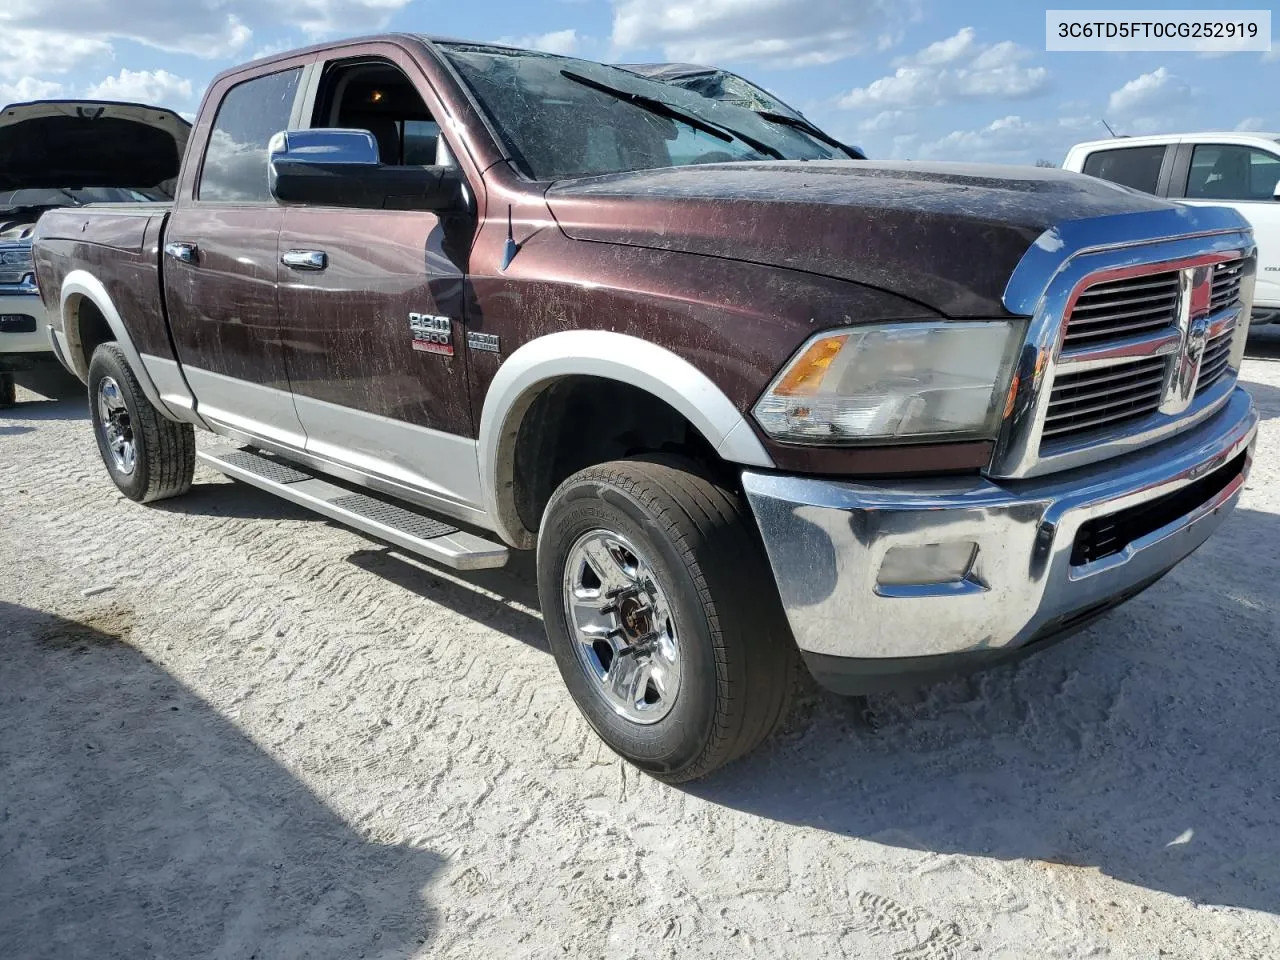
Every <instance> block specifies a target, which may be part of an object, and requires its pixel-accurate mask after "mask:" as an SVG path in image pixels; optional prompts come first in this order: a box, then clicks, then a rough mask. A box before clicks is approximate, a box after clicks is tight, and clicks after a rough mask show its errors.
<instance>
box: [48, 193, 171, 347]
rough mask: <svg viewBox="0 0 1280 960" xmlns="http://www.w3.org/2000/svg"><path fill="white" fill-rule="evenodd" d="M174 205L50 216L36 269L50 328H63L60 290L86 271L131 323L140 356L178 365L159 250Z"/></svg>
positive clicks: (91, 208) (96, 207) (93, 208)
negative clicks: (166, 310)
mask: <svg viewBox="0 0 1280 960" xmlns="http://www.w3.org/2000/svg"><path fill="white" fill-rule="evenodd" d="M172 208H173V205H172V204H171V203H160V202H156V203H95V204H87V205H85V206H83V207H64V208H61V209H58V210H50V211H49V212H48V213H46V214H45V215H44V216H43V217H41V218H40V222H39V223H38V224H37V225H36V231H35V267H36V277H37V278H38V279H39V282H40V293H41V297H42V298H43V300H44V303H45V306H46V307H47V308H48V310H49V322H50V323H52V324H53V325H54V329H55V330H61V328H62V309H61V305H62V286H63V282H64V281H65V280H66V278H67V276H68V275H69V274H71V273H72V272H74V271H76V270H87V271H88V272H89V273H90V274H92V276H93V277H95V278H96V279H97V280H99V281H100V282H101V283H102V285H103V286H104V287H105V288H106V290H107V293H108V295H109V296H110V297H111V300H112V302H113V303H114V304H115V305H116V307H117V309H118V310H119V311H120V315H121V316H122V317H125V318H127V321H128V324H129V330H130V333H131V334H132V335H133V338H134V343H135V345H136V347H137V348H138V351H139V352H140V353H144V354H150V355H152V356H156V357H161V358H164V359H166V360H176V359H177V357H176V356H174V353H173V346H172V344H171V342H170V339H169V332H168V328H167V325H166V323H165V315H164V299H163V294H162V291H161V276H160V273H161V271H160V249H161V245H162V243H163V239H162V238H163V235H164V225H165V222H166V220H167V219H168V217H169V213H170V211H171V210H172Z"/></svg>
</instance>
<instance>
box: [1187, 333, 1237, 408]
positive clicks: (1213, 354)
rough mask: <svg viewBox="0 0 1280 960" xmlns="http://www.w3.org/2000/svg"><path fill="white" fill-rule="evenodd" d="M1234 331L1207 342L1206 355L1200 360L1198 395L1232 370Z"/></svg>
mask: <svg viewBox="0 0 1280 960" xmlns="http://www.w3.org/2000/svg"><path fill="white" fill-rule="evenodd" d="M1234 332H1235V331H1234V330H1229V331H1227V332H1226V333H1224V334H1221V335H1220V336H1218V337H1216V338H1215V339H1213V340H1210V341H1209V342H1208V343H1207V344H1205V348H1204V357H1203V358H1202V359H1201V361H1200V380H1199V382H1198V383H1197V384H1196V396H1197V397H1198V396H1200V394H1202V393H1204V392H1205V391H1206V390H1208V389H1209V388H1210V387H1212V386H1213V385H1214V384H1216V383H1217V382H1218V381H1219V380H1221V379H1222V378H1223V377H1224V376H1225V375H1226V374H1228V373H1230V372H1231V366H1230V363H1231V344H1232V340H1233V337H1232V334H1233V333H1234Z"/></svg>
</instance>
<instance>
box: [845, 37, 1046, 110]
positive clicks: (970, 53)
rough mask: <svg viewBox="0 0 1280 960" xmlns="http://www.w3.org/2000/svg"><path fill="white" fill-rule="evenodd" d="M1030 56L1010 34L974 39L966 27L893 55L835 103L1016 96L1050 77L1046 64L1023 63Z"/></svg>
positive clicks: (899, 104)
mask: <svg viewBox="0 0 1280 960" xmlns="http://www.w3.org/2000/svg"><path fill="white" fill-rule="evenodd" d="M1030 56H1031V52H1030V51H1029V50H1027V49H1026V48H1025V47H1020V46H1019V45H1018V44H1016V43H1013V42H1012V41H1009V40H1004V41H1001V42H1000V43H994V44H982V43H979V42H978V39H977V32H976V31H975V30H974V29H973V28H972V27H964V28H962V29H961V30H959V31H958V32H957V33H955V34H954V35H952V36H950V37H947V38H946V39H944V40H939V41H937V42H935V43H931V44H929V46H927V47H925V48H924V49H923V50H920V51H918V52H917V53H914V54H912V55H910V56H906V57H899V58H898V59H897V60H895V61H894V63H895V65H896V67H897V69H896V70H895V71H894V72H893V74H891V75H890V76H887V77H881V78H880V79H879V80H875V81H873V82H872V83H869V84H868V85H867V86H865V87H857V88H855V89H853V90H850V91H849V92H848V93H846V94H845V95H844V96H842V97H841V98H840V100H839V105H840V106H842V107H845V108H847V109H851V110H866V109H877V108H878V109H881V110H884V109H892V108H897V109H905V110H912V109H918V108H921V107H936V106H941V105H943V104H945V103H950V102H952V101H955V100H977V99H983V98H995V99H1020V98H1023V97H1031V96H1035V95H1036V94H1038V93H1039V92H1040V91H1042V90H1043V89H1044V88H1045V87H1046V86H1047V85H1048V82H1049V71H1048V70H1046V69H1045V68H1044V67H1026V66H1022V65H1021V63H1020V62H1021V61H1023V60H1026V59H1027V58H1029V57H1030Z"/></svg>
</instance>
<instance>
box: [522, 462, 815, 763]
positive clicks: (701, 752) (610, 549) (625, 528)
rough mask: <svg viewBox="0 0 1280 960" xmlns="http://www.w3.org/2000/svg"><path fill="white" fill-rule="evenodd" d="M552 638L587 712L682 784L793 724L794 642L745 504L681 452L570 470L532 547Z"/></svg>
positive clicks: (635, 755) (612, 741) (608, 738)
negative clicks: (673, 457)
mask: <svg viewBox="0 0 1280 960" xmlns="http://www.w3.org/2000/svg"><path fill="white" fill-rule="evenodd" d="M538 591H539V596H540V600H541V604H542V610H543V616H544V618H545V622H546V627H547V637H548V641H549V642H550V645H551V649H552V651H553V653H554V654H555V657H556V663H557V664H558V666H559V668H560V673H561V675H562V676H563V677H564V681H565V684H566V685H567V686H568V688H569V692H570V693H571V694H572V696H573V698H574V700H575V701H576V703H577V704H578V707H579V708H580V709H581V710H582V712H583V714H584V715H585V716H586V718H587V720H588V722H589V723H590V724H591V726H592V727H593V728H594V729H595V730H596V732H597V733H598V734H599V735H600V737H601V738H602V739H603V740H604V741H605V743H607V744H608V745H609V746H610V747H611V748H612V749H613V750H615V751H616V752H617V753H619V754H621V755H622V756H623V757H625V758H626V759H627V760H629V761H631V762H632V763H634V764H635V765H636V766H638V767H640V768H642V769H644V770H646V771H648V772H649V773H651V774H653V775H654V776H657V777H659V778H661V779H663V780H667V781H670V782H680V781H685V780H691V779H694V778H696V777H700V776H703V775H705V774H707V773H710V772H711V771H712V770H715V769H716V768H718V767H720V766H722V765H724V764H725V763H728V762H729V761H731V760H733V759H735V758H737V757H739V756H741V755H742V754H744V753H746V752H748V751H749V750H751V749H752V748H754V747H755V746H756V745H757V744H759V743H760V742H761V741H762V740H764V739H765V738H766V737H767V736H768V735H769V734H770V733H771V732H772V731H773V730H774V729H775V728H776V727H777V726H778V724H779V723H780V722H781V721H782V719H783V718H784V717H785V715H786V712H787V708H788V706H789V703H790V698H791V693H792V689H793V685H794V681H795V678H796V657H795V647H794V643H793V642H792V640H791V637H790V634H789V632H788V630H787V626H786V623H785V619H784V618H783V615H782V610H781V605H780V603H779V601H778V597H777V588H776V587H775V586H774V583H773V579H772V576H771V574H770V572H769V569H768V565H767V563H766V561H765V558H764V555H763V551H762V549H761V547H760V545H759V543H758V541H757V539H756V537H755V534H754V530H753V529H752V527H751V526H750V518H749V517H747V516H746V514H745V511H744V510H743V509H742V506H741V504H740V502H739V500H738V498H737V497H736V496H735V495H734V494H732V493H731V492H729V491H728V490H726V489H724V488H723V487H721V486H719V485H717V484H716V483H714V482H712V481H711V480H709V479H707V478H705V477H703V476H701V475H700V474H698V473H697V472H696V470H695V469H693V468H692V465H688V464H683V463H680V462H675V461H663V462H659V461H650V460H627V461H617V462H613V463H607V464H603V465H600V466H596V467H591V468H589V469H587V470H583V471H582V472H580V473H578V474H575V475H574V476H572V477H570V478H569V479H568V480H566V481H565V482H564V483H563V484H562V485H561V486H560V488H559V489H558V490H557V491H556V492H555V494H554V495H553V496H552V498H551V501H550V503H549V505H548V507H547V511H546V514H545V516H544V519H543V525H542V530H541V533H540V535H539V541H538Z"/></svg>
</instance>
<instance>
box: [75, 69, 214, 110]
mask: <svg viewBox="0 0 1280 960" xmlns="http://www.w3.org/2000/svg"><path fill="white" fill-rule="evenodd" d="M192 93H193V89H192V85H191V81H190V80H187V79H185V78H183V77H178V76H174V75H173V74H172V73H170V72H169V71H167V70H121V71H120V72H119V73H118V74H117V75H116V76H114V77H107V78H106V79H105V80H102V81H101V82H100V83H95V84H94V85H93V86H91V87H90V88H89V89H88V90H86V91H85V95H86V96H88V97H90V98H91V99H94V100H127V101H130V102H132V103H145V104H154V105H156V106H170V107H171V106H172V105H173V104H188V103H190V102H191V97H192Z"/></svg>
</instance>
